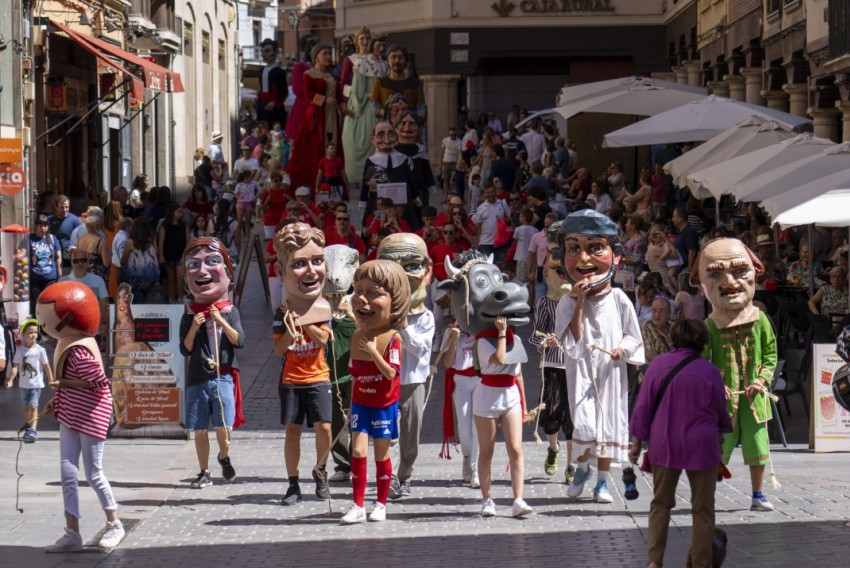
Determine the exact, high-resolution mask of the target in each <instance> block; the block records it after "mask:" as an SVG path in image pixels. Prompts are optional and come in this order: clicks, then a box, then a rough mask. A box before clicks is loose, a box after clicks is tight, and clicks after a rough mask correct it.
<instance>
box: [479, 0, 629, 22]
mask: <svg viewBox="0 0 850 568" xmlns="http://www.w3.org/2000/svg"><path fill="white" fill-rule="evenodd" d="M491 7H492V8H493V10H495V11H496V13H497V14H499V16H501V17H503V18H506V17H508V16H510V15H511V13H512V12H513V10H514V8H516V7H517V5H516V4H514V3H513V2H511V1H510V0H500V1H499V2H494V3H493V4H491ZM519 11H520V12H521V13H522V14H523V15H527V14H574V13H612V12H615V11H616V7H615V6H612V5H611V0H522V1H521V2H520V3H519Z"/></svg>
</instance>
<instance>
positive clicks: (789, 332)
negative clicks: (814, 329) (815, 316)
mask: <svg viewBox="0 0 850 568" xmlns="http://www.w3.org/2000/svg"><path fill="white" fill-rule="evenodd" d="M776 301H777V303H778V304H779V329H780V344H781V345H782V347H785V348H787V347H792V348H798V347H802V346H804V345H806V344H807V343H808V339H809V333H810V328H811V322H810V320H809V315H810V314H809V310H808V308H807V307H806V305H805V304H799V303H795V302H791V301H789V300H785V299H783V298H776Z"/></svg>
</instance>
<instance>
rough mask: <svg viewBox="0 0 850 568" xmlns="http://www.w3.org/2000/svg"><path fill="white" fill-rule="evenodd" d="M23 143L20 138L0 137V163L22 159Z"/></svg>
mask: <svg viewBox="0 0 850 568" xmlns="http://www.w3.org/2000/svg"><path fill="white" fill-rule="evenodd" d="M23 148H24V143H23V140H22V139H20V138H0V164H9V163H21V162H23V161H24V158H23V155H24V150H23Z"/></svg>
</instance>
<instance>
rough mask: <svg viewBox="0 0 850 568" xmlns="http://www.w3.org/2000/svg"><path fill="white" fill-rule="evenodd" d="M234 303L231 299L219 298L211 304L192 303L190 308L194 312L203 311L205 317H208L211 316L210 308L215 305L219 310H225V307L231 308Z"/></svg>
mask: <svg viewBox="0 0 850 568" xmlns="http://www.w3.org/2000/svg"><path fill="white" fill-rule="evenodd" d="M232 305H233V304H231V303H230V300H228V299H226V298H225V299H224V300H219V301H217V302H213V303H211V304H198V303H192V305H190V306H189V309H190V310H192V313H193V314H200V313H202V314H204V317H205V318H208V317H210V308H211V307H213V306H215V309H217V310H218V311H222V310H224V308H229V307H230V306H232Z"/></svg>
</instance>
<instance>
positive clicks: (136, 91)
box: [50, 20, 145, 100]
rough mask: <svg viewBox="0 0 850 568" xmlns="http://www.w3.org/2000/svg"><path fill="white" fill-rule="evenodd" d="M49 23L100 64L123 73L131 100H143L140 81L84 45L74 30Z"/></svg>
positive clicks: (90, 47)
mask: <svg viewBox="0 0 850 568" xmlns="http://www.w3.org/2000/svg"><path fill="white" fill-rule="evenodd" d="M50 22H51V24H53V25H55V26H56V27H57V28H59V29H61V30H62V31H63V32H65V33H66V34H68V37H69V38H71V39H72V40H74V41H75V42H76V43H77V45H79V46H80V47H82V48H83V49H85V50H86V51H88V52H89V53H91V54H92V55H94V56H95V58H97V59H98V60H99V61H100V62H101V63H102V64H104V65H106V66H108V67H111V68H113V69H115V70H116V71H120V72H121V73H123V74H124V76H125V77H126V78H128V79H130V94H131V95H132V96H133V98H134V99H135V100H142V99H144V96H145V92H144V91H145V88H144V85H143V84H142V81H141V80H140V79H139V78H138V77H136V76H135V75H134V74H133V73H130V72H129V71H127V70H126V69H124V68H123V67H122V66H121V65H119V64H117V63H115V62H114V61H112V60H111V59H109V58H108V57H106V56H105V55H104V54H103V53H101V52H100V51H98V50H97V49H95V48H94V47H92V46H91V45H89V44H88V43H86V42H85V41H84V40H83V36H81V35H80V34H78V33H77V32H75V31H74V30H71V29H69V28H66V27H65V26H63V25H62V24H59V23H56V22H55V21H53V20H51V21H50Z"/></svg>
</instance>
